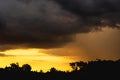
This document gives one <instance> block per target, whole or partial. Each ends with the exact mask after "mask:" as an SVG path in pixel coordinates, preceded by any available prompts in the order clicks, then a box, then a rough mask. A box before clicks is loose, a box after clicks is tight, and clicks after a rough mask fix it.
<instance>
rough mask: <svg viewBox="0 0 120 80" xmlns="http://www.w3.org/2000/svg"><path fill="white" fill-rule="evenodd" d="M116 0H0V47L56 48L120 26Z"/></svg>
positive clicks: (117, 1) (117, 0) (4, 48)
mask: <svg viewBox="0 0 120 80" xmlns="http://www.w3.org/2000/svg"><path fill="white" fill-rule="evenodd" d="M119 3H120V1H119V0H114V1H113V0H104V1H100V0H0V49H1V50H6V49H11V48H56V47H61V46H63V45H65V44H66V43H68V42H70V41H72V40H73V37H74V36H73V35H75V34H77V33H88V32H90V31H92V30H99V29H100V28H101V27H104V26H109V27H112V28H113V27H114V28H118V27H119V26H120V25H119V23H120V8H119V7H120V6H119Z"/></svg>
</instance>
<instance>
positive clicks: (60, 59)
mask: <svg viewBox="0 0 120 80" xmlns="http://www.w3.org/2000/svg"><path fill="white" fill-rule="evenodd" d="M1 53H2V54H5V55H4V56H0V67H5V66H9V64H11V63H16V62H18V63H19V64H20V66H21V65H22V64H26V63H27V64H30V65H31V66H32V70H37V71H40V70H43V71H48V70H49V69H50V68H51V67H55V68H56V69H58V70H65V71H66V70H71V67H70V66H69V63H70V62H72V61H74V60H73V59H72V58H71V57H68V56H54V55H50V54H47V53H45V50H42V49H15V50H7V51H4V52H1Z"/></svg>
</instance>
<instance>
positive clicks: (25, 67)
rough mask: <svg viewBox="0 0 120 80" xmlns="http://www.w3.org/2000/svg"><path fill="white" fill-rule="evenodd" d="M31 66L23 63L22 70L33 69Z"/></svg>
mask: <svg viewBox="0 0 120 80" xmlns="http://www.w3.org/2000/svg"><path fill="white" fill-rule="evenodd" d="M31 69H32V68H31V66H30V65H29V64H23V65H22V70H23V71H31Z"/></svg>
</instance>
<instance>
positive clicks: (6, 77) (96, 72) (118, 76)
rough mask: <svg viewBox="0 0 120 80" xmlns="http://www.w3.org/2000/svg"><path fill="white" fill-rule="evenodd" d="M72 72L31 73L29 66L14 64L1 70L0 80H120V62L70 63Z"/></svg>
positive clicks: (53, 69) (52, 70) (53, 70)
mask: <svg viewBox="0 0 120 80" xmlns="http://www.w3.org/2000/svg"><path fill="white" fill-rule="evenodd" d="M70 66H71V68H73V70H72V71H70V72H69V71H67V72H65V71H59V70H57V69H56V68H54V67H53V68H51V69H50V71H48V72H43V71H42V70H41V71H39V72H37V71H31V66H30V65H29V64H23V65H22V67H20V66H19V64H18V63H12V64H10V66H7V67H5V68H0V80H120V60H116V61H113V60H100V59H97V60H95V61H88V62H83V61H80V62H72V63H70Z"/></svg>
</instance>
